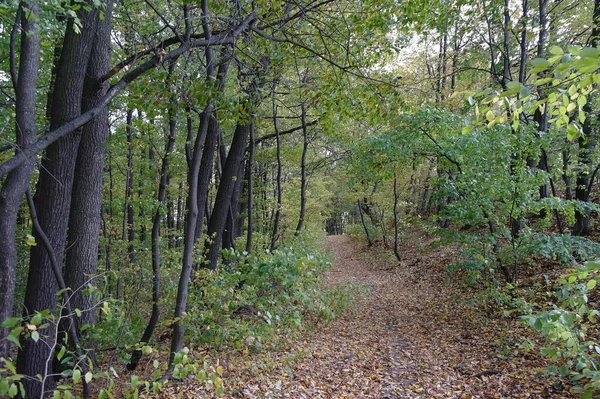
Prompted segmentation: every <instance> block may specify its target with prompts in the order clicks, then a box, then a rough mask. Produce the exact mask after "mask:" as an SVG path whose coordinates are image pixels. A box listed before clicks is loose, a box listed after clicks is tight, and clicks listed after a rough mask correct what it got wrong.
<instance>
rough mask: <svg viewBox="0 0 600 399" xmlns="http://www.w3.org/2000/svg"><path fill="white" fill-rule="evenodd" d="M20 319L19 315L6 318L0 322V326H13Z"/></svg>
mask: <svg viewBox="0 0 600 399" xmlns="http://www.w3.org/2000/svg"><path fill="white" fill-rule="evenodd" d="M20 321H21V318H19V317H9V318H8V319H6V320H4V321H3V322H2V324H0V326H2V327H4V328H13V327H14V326H16V325H17V324H19V322H20Z"/></svg>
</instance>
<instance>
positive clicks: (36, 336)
mask: <svg viewBox="0 0 600 399" xmlns="http://www.w3.org/2000/svg"><path fill="white" fill-rule="evenodd" d="M31 339H32V340H33V341H34V342H38V341H39V339H40V333H39V332H37V331H32V332H31Z"/></svg>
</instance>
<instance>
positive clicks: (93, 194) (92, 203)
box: [64, 1, 112, 348]
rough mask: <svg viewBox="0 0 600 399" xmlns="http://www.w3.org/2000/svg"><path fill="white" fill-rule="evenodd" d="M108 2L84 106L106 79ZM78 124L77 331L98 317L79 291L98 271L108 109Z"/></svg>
mask: <svg viewBox="0 0 600 399" xmlns="http://www.w3.org/2000/svg"><path fill="white" fill-rule="evenodd" d="M106 7H107V8H106V10H105V17H104V19H103V20H101V21H100V22H99V23H98V29H97V32H96V37H95V41H94V47H93V50H92V53H91V56H90V62H89V64H88V70H87V77H86V81H85V83H84V92H83V103H82V106H83V110H84V111H86V110H88V109H90V108H93V107H94V106H96V105H97V104H98V101H99V100H100V99H101V98H102V96H104V94H106V90H107V88H108V84H107V83H108V82H105V83H99V80H100V78H101V77H102V76H103V75H104V74H105V73H106V72H108V70H109V63H110V31H111V13H112V1H109V2H108V4H107V6H106ZM82 130H83V134H84V135H85V140H81V142H80V143H79V150H78V153H77V161H76V166H75V177H74V182H73V193H72V195H71V213H70V217H69V236H68V248H69V250H68V251H67V254H66V256H67V260H66V265H65V270H64V276H65V284H66V285H67V287H69V288H71V290H73V293H72V298H71V301H72V304H71V307H72V308H73V309H80V310H81V317H79V318H76V319H75V323H76V327H77V332H78V334H79V331H80V328H81V326H82V325H85V324H89V325H93V324H94V322H95V320H96V317H95V314H96V313H95V309H94V303H95V300H94V299H95V298H94V296H93V295H85V294H83V292H84V289H83V288H84V287H86V286H87V285H88V284H92V285H95V280H94V279H93V278H91V276H95V275H96V273H97V270H96V269H97V262H98V244H99V237H100V235H99V234H100V222H101V211H102V178H103V174H104V143H105V141H106V137H107V135H108V132H109V126H108V110H107V109H104V110H103V111H102V112H101V113H99V114H98V116H97V117H96V118H94V119H92V120H91V121H90V122H88V123H87V124H86V125H84V127H83V128H82ZM83 342H84V343H85V345H86V347H87V348H91V347H92V344H91V342H85V341H83Z"/></svg>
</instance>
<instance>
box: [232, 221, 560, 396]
mask: <svg viewBox="0 0 600 399" xmlns="http://www.w3.org/2000/svg"><path fill="white" fill-rule="evenodd" d="M411 234H412V236H411V237H408V239H407V240H406V243H405V244H404V245H403V246H402V249H401V253H402V255H403V257H404V260H403V262H402V263H401V264H398V262H397V261H395V260H394V259H393V258H391V257H390V256H388V253H389V251H383V250H381V249H377V248H366V247H365V245H364V243H363V242H362V241H360V240H357V239H353V238H350V237H347V236H331V237H328V238H327V242H326V244H325V246H326V247H327V248H329V249H331V250H332V251H333V252H334V253H335V254H336V256H335V261H334V264H333V267H332V268H331V270H330V271H329V272H328V273H327V279H326V281H327V284H328V285H336V284H348V283H351V284H358V285H359V286H363V287H367V288H368V291H365V293H364V294H362V295H360V297H357V298H354V300H355V301H356V304H355V306H354V308H353V310H352V311H349V312H346V314H344V315H343V316H341V317H339V318H338V319H336V320H334V321H333V322H330V323H326V322H322V323H320V324H319V325H318V326H317V327H316V328H315V329H314V330H311V331H310V332H308V333H305V334H302V335H301V337H300V338H299V339H295V340H294V341H293V342H290V343H288V344H287V345H284V347H283V348H281V351H280V352H279V353H273V352H272V351H269V353H265V354H263V355H260V354H259V357H258V358H255V359H253V360H252V363H251V365H249V364H248V361H247V360H246V361H243V363H242V359H239V362H238V361H235V360H234V361H232V362H231V363H229V367H228V370H230V374H229V376H226V378H225V381H226V384H229V387H228V389H227V393H226V394H225V395H224V396H225V397H226V398H294V399H296V398H297V399H304V398H323V399H325V398H328V399H329V398H331V399H341V398H357V399H358V398H364V399H366V398H376V399H404V398H428V399H429V398H457V399H458V398H570V397H572V396H569V394H568V393H566V392H560V388H558V389H559V390H558V391H556V390H555V388H556V381H554V380H552V379H548V378H547V377H546V376H544V375H543V374H544V373H543V370H544V369H543V366H544V365H543V363H542V362H541V360H540V358H539V357H538V356H536V355H534V354H533V353H532V352H531V353H526V352H523V351H521V350H520V349H519V348H518V344H519V342H521V341H522V339H523V338H524V336H523V334H524V333H526V331H527V330H526V329H525V328H523V327H522V326H521V325H519V324H518V323H517V322H515V321H514V320H511V319H506V318H500V319H492V320H488V319H486V318H485V317H483V316H481V315H480V314H479V316H478V313H477V312H476V311H475V308H473V307H471V306H469V305H467V301H466V300H465V299H464V297H463V296H464V295H466V293H465V291H464V290H463V289H462V288H461V287H460V286H458V285H457V284H449V283H448V282H447V279H448V274H447V273H446V272H445V271H444V269H445V267H446V266H447V265H448V264H449V262H451V260H452V259H453V257H454V256H455V255H454V252H455V249H452V248H449V247H444V246H439V247H437V248H434V249H432V247H431V245H432V243H433V241H434V240H435V239H434V238H431V237H427V236H426V235H424V234H423V233H420V232H416V233H411ZM227 377H229V378H227Z"/></svg>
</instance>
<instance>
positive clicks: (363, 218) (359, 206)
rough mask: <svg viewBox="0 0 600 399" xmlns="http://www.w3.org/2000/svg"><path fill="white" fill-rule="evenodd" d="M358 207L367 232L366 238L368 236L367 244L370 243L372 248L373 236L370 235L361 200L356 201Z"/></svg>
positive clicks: (361, 221)
mask: <svg viewBox="0 0 600 399" xmlns="http://www.w3.org/2000/svg"><path fill="white" fill-rule="evenodd" d="M356 206H358V212H359V213H360V223H361V224H362V226H363V229H364V230H365V236H367V243H369V246H372V245H373V241H372V240H371V236H370V235H369V229H368V228H367V224H366V223H365V217H364V215H363V209H362V204H361V203H360V200H356Z"/></svg>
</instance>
